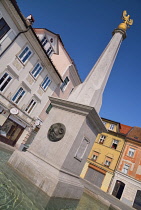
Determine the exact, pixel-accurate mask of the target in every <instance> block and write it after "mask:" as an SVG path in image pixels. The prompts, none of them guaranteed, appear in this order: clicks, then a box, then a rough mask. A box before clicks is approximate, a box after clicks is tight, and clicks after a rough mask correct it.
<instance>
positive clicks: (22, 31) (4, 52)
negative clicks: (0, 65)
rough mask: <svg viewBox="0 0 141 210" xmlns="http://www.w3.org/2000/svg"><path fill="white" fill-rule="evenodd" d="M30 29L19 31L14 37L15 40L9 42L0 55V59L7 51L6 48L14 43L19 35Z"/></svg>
mask: <svg viewBox="0 0 141 210" xmlns="http://www.w3.org/2000/svg"><path fill="white" fill-rule="evenodd" d="M30 28H31V26H28V28H27V30H25V31H20V32H19V33H18V34H17V35H16V36H15V38H14V39H13V40H12V41H11V43H10V44H9V45H8V46H7V47H6V48H5V50H4V51H3V52H2V53H1V54H0V57H1V56H2V55H3V54H4V53H5V52H6V51H7V50H8V48H9V47H10V46H11V45H12V44H13V43H14V41H15V40H16V39H17V38H18V37H19V36H20V35H21V34H24V33H26V32H28V31H29V29H30Z"/></svg>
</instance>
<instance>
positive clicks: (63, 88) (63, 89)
mask: <svg viewBox="0 0 141 210" xmlns="http://www.w3.org/2000/svg"><path fill="white" fill-rule="evenodd" d="M66 80H67V81H66ZM69 83H70V79H69V77H68V76H66V78H65V79H64V81H63V83H62V84H61V86H60V89H61V90H62V92H64V91H65V89H66V87H67V86H68V84H69Z"/></svg>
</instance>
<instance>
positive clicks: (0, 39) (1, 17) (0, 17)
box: [0, 13, 11, 41]
mask: <svg viewBox="0 0 141 210" xmlns="http://www.w3.org/2000/svg"><path fill="white" fill-rule="evenodd" d="M2 19H3V20H4V22H5V23H6V24H5V25H6V26H8V30H7V31H6V32H5V33H3V34H2V37H1V38H0V41H2V40H3V39H4V37H5V36H6V35H7V34H8V33H9V31H10V30H11V28H10V26H9V25H8V24H7V22H6V21H5V19H4V18H3V16H2V15H1V13H0V21H1V20H2Z"/></svg>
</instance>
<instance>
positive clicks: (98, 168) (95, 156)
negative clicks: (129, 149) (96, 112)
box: [80, 118, 125, 192]
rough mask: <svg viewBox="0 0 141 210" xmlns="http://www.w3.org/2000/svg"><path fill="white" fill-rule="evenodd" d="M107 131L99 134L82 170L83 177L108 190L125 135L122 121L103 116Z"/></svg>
mask: <svg viewBox="0 0 141 210" xmlns="http://www.w3.org/2000/svg"><path fill="white" fill-rule="evenodd" d="M102 121H103V123H104V125H105V127H106V128H107V130H108V132H107V133H101V134H98V136H97V138H96V140H95V143H94V145H93V147H92V149H91V152H90V154H89V156H88V159H87V162H86V163H85V165H84V168H83V170H82V172H81V175H80V176H81V178H84V179H85V180H87V181H89V182H91V183H92V184H94V185H96V186H98V187H99V188H101V189H102V190H103V191H105V192H107V191H108V188H109V186H110V182H111V180H112V177H113V174H114V171H115V169H116V166H117V163H118V160H119V158H120V155H121V151H122V149H123V146H124V141H125V140H124V139H125V135H124V134H121V133H120V123H118V122H115V121H111V120H107V119H104V118H102Z"/></svg>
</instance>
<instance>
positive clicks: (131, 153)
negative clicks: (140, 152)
mask: <svg viewBox="0 0 141 210" xmlns="http://www.w3.org/2000/svg"><path fill="white" fill-rule="evenodd" d="M134 154H135V149H134V148H131V147H130V148H129V151H128V156H129V157H134Z"/></svg>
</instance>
